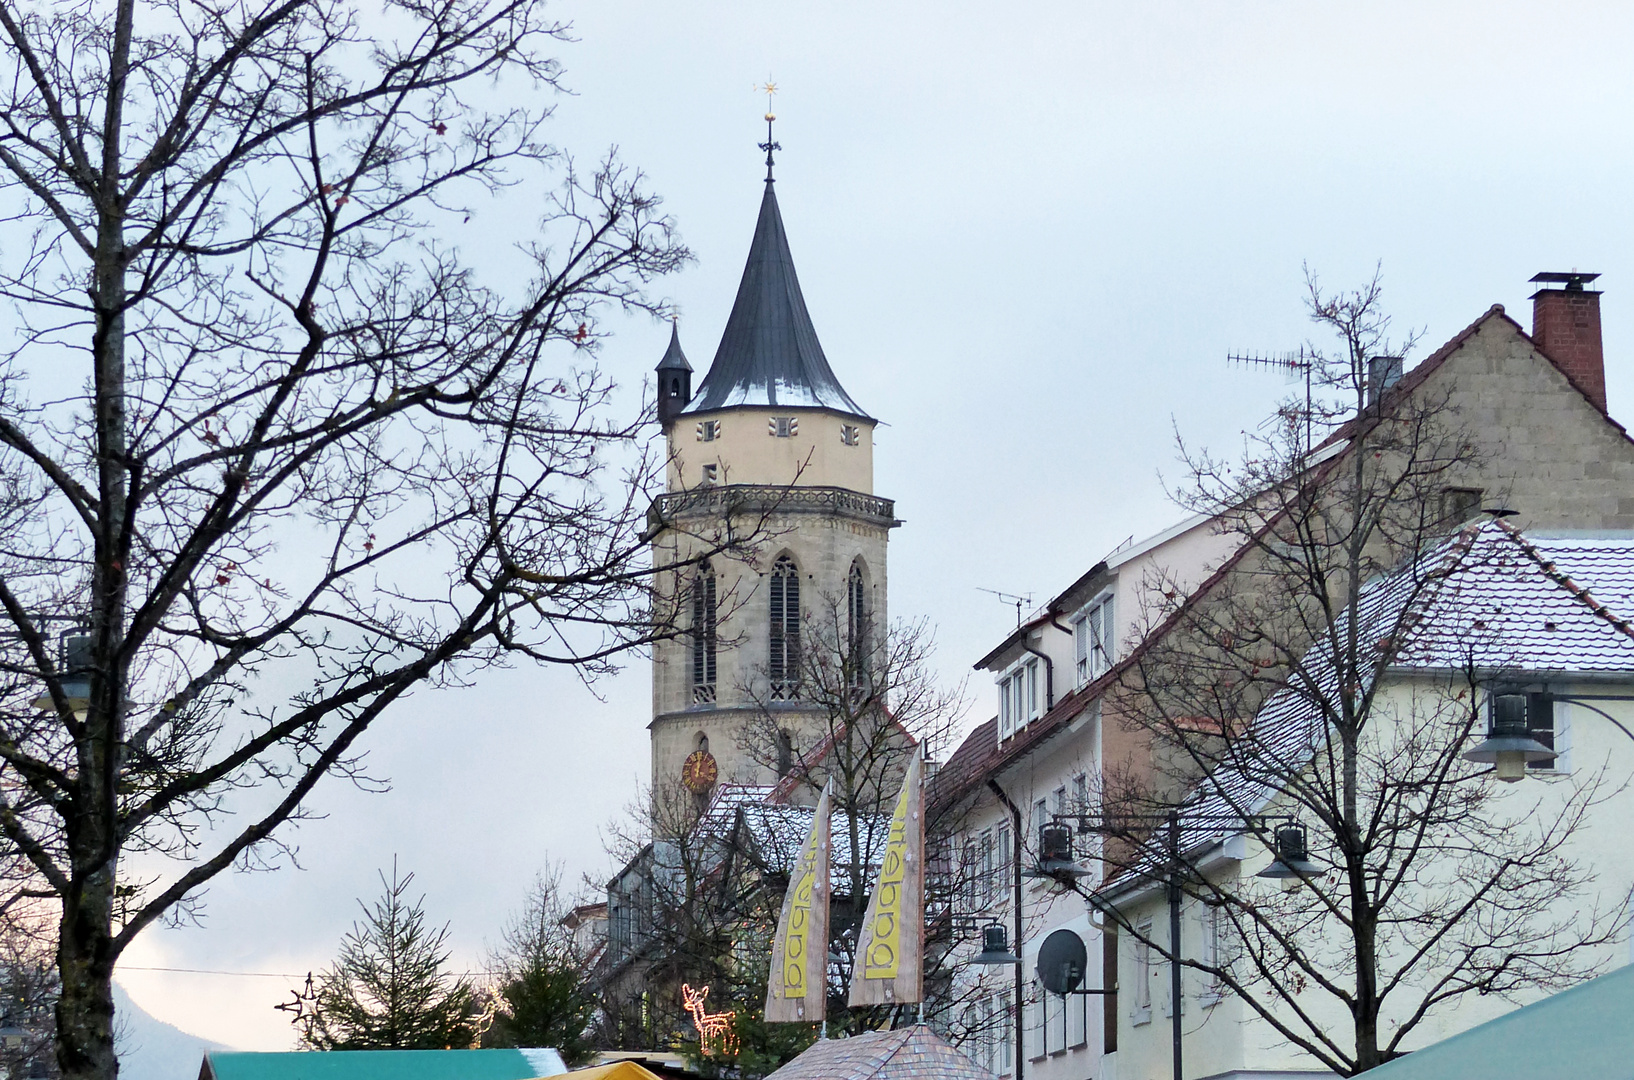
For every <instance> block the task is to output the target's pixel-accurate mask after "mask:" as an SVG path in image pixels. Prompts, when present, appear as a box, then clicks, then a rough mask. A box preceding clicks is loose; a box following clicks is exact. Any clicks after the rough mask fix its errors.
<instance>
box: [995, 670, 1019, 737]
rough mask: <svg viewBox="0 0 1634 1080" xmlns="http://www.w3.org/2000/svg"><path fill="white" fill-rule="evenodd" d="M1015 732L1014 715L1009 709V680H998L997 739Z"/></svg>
mask: <svg viewBox="0 0 1634 1080" xmlns="http://www.w3.org/2000/svg"><path fill="white" fill-rule="evenodd" d="M1015 733H1016V716H1015V713H1014V712H1012V711H1011V709H1010V680H1009V679H1000V680H999V741H1000V742H1003V741H1004V740H1005V739H1008V738H1009V737H1010V736H1012V735H1014V734H1015Z"/></svg>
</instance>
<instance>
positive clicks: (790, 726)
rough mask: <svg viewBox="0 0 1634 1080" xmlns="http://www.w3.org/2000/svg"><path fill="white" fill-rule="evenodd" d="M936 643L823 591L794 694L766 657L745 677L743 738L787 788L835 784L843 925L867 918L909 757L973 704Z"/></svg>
mask: <svg viewBox="0 0 1634 1080" xmlns="http://www.w3.org/2000/svg"><path fill="white" fill-rule="evenodd" d="M935 648H936V640H935V635H934V633H933V632H932V630H931V628H930V626H929V625H928V624H927V623H925V622H923V621H920V622H901V621H899V622H897V623H894V624H892V625H889V626H886V625H883V624H881V622H880V620H878V619H877V618H876V617H875V615H874V613H873V612H871V611H869V610H866V609H862V608H859V607H858V606H857V605H856V603H855V602H853V601H851V600H849V599H846V598H839V597H834V596H830V595H826V594H825V595H822V596H819V597H818V599H817V601H816V603H815V604H814V605H813V608H812V610H810V611H808V612H806V613H805V615H804V617H803V618H802V619H801V641H800V647H799V649H798V653H797V657H796V659H797V665H796V666H797V668H798V677H797V679H796V680H795V681H796V683H797V684H798V687H799V689H798V692H797V693H796V694H795V695H794V700H792V701H785V700H783V699H782V698H775V697H774V695H773V693H772V692H771V688H772V686H773V683H772V680H771V679H770V677H769V675H768V673H767V672H766V671H765V670H764V669H763V668H762V669H760V670H756V671H755V672H754V673H753V675H752V676H751V677H750V678H749V679H747V680H745V682H744V684H743V685H742V686H740V687H739V688H738V690H739V693H740V694H741V695H742V696H743V698H744V700H746V701H748V702H749V703H750V707H751V710H752V711H751V713H750V716H749V719H748V721H747V722H746V723H745V725H744V728H743V735H742V741H743V747H744V750H745V751H746V752H747V754H748V756H749V758H750V759H751V760H752V761H755V762H756V763H757V764H759V765H761V766H763V767H765V768H767V769H770V770H772V771H773V772H775V773H776V775H778V776H779V777H781V778H783V782H784V783H785V784H786V785H787V786H788V788H789V791H788V793H787V794H786V795H785V798H790V797H793V796H794V795H796V794H801V795H803V797H804V798H806V799H814V798H815V797H816V795H817V793H818V792H819V791H821V790H822V787H823V785H824V784H826V783H832V784H833V794H832V796H831V799H832V805H833V807H834V810H835V812H836V814H838V815H843V817H841V818H840V819H839V820H840V821H841V823H842V824H843V827H844V828H845V829H846V840H847V846H846V850H847V851H849V852H850V853H851V855H852V857H851V858H850V859H848V860H846V861H845V863H844V865H841V864H840V863H836V864H835V866H836V869H839V870H843V871H844V873H845V874H846V875H847V877H848V878H849V885H850V889H849V896H848V897H846V898H845V901H844V903H845V905H846V906H845V907H844V909H843V910H839V911H836V912H835V915H834V920H835V921H834V924H833V929H834V930H835V932H836V933H838V932H840V931H841V930H842V929H844V928H845V927H854V926H855V925H856V924H857V923H860V922H861V920H862V915H863V912H864V910H865V909H866V907H867V903H868V890H869V886H870V880H869V876H870V865H869V855H870V854H871V853H873V852H876V851H878V850H879V848H880V845H881V844H882V843H883V836H884V829H885V827H886V819H888V817H889V815H890V812H891V801H892V800H894V799H895V798H896V795H897V790H898V789H899V788H900V786H901V784H902V778H903V776H904V775H905V774H906V772H907V768H908V761H909V759H910V758H911V757H912V756H913V755H914V754H915V753H916V752H919V749H920V748H921V747H922V748H923V751H924V753H925V754H926V756H927V758H930V757H932V756H933V755H934V754H936V753H938V752H940V751H941V750H943V749H945V748H946V746H947V745H948V744H949V742H950V741H951V736H952V734H953V729H954V727H955V725H956V724H957V723H958V721H959V719H960V717H961V715H962V713H963V711H964V705H965V701H964V688H963V686H962V685H961V686H958V687H954V688H952V689H949V688H947V687H944V686H943V685H942V683H941V682H940V681H939V680H938V679H937V677H936V672H935V669H934V667H933V665H932V657H933V656H934V653H935ZM785 693H786V692H785ZM847 955H849V954H847Z"/></svg>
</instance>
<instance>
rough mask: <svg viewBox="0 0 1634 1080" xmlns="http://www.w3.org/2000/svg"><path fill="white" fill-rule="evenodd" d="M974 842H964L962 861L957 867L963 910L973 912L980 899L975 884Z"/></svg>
mask: <svg viewBox="0 0 1634 1080" xmlns="http://www.w3.org/2000/svg"><path fill="white" fill-rule="evenodd" d="M976 858H977V855H976V841H975V840H974V839H971V840H966V841H965V848H964V860H963V862H962V864H961V865H960V867H959V891H960V892H961V893H963V894H964V898H965V909H966V910H967V911H975V910H976V907H977V902H978V900H979V899H980V896H979V892H978V888H979V887H978V886H977V884H976Z"/></svg>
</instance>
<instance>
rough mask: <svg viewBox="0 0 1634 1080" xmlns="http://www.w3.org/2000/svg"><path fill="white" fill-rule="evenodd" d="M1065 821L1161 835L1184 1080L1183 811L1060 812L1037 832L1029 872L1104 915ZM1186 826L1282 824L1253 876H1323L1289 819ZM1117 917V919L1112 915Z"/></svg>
mask: <svg viewBox="0 0 1634 1080" xmlns="http://www.w3.org/2000/svg"><path fill="white" fill-rule="evenodd" d="M1065 821H1075V822H1077V825H1078V831H1079V832H1094V833H1100V834H1102V835H1105V834H1108V833H1115V832H1118V831H1121V830H1127V829H1129V828H1131V827H1141V826H1150V827H1154V828H1157V829H1161V830H1162V836H1163V851H1164V854H1165V855H1166V856H1167V858H1166V859H1165V863H1166V864H1167V865H1166V868H1165V873H1164V882H1163V884H1164V892H1165V894H1166V899H1167V900H1168V905H1169V949H1168V954H1169V1002H1170V1008H1169V1014H1170V1024H1169V1035H1170V1041H1171V1043H1172V1047H1171V1049H1172V1057H1173V1078H1174V1080H1183V1076H1184V1073H1183V1071H1182V1067H1183V1064H1184V1055H1183V1053H1182V1037H1183V1035H1184V1029H1183V1027H1182V1026H1181V1017H1180V1006H1181V987H1180V900H1181V896H1182V889H1181V876H1180V855H1181V851H1182V844H1181V831H1180V825H1181V817H1180V811H1179V810H1170V811H1168V812H1167V813H1164V814H1112V815H1108V814H1104V813H1098V812H1093V811H1083V812H1080V813H1057V814H1055V815H1054V817H1053V819H1052V820H1051V822H1050V823H1049V824H1046V825H1044V826H1042V827H1041V828H1040V829H1039V844H1038V849H1039V862H1038V866H1037V867H1035V868H1034V869H1033V870H1032V871H1030V876H1032V877H1040V878H1049V879H1051V880H1054V881H1055V882H1056V883H1057V884H1060V885H1064V886H1066V887H1067V888H1070V889H1072V890H1073V891H1074V892H1076V893H1078V895H1080V896H1082V897H1083V898H1084V899H1085V900H1087V901H1089V903H1090V905H1091V906H1093V907H1095V908H1096V909H1098V910H1099V911H1101V912H1102V913H1103V914H1113V913H1112V911H1111V909H1110V908H1108V906H1107V905H1106V904H1105V902H1104V901H1102V900H1100V899H1098V898H1097V897H1096V896H1095V894H1093V893H1088V892H1085V891H1084V890H1082V889H1080V888H1079V887H1078V879H1079V878H1081V877H1085V876H1088V875H1089V874H1090V871H1089V870H1087V869H1085V868H1084V867H1082V866H1079V865H1078V864H1077V863H1076V862H1074V861H1073V857H1072V830H1071V829H1069V828H1068V827H1067V826H1066V825H1064V824H1062V823H1063V822H1065ZM1185 821H1186V823H1187V824H1193V825H1243V826H1247V827H1248V828H1250V829H1254V830H1255V831H1258V832H1263V831H1264V830H1265V829H1266V828H1267V827H1268V826H1269V825H1270V823H1272V822H1278V823H1279V824H1278V825H1277V826H1276V829H1275V832H1274V833H1273V845H1272V850H1273V852H1274V855H1275V858H1274V859H1273V860H1272V862H1271V865H1269V866H1267V867H1266V868H1265V869H1264V870H1261V871H1260V872H1259V873H1258V874H1256V875H1255V876H1256V877H1263V878H1270V879H1279V880H1282V881H1283V882H1284V885H1283V887H1284V888H1292V887H1294V886H1296V885H1297V884H1298V883H1299V882H1300V881H1302V880H1304V879H1305V878H1308V877H1310V876H1311V875H1312V874H1314V873H1319V872H1320V869H1321V868H1320V867H1318V866H1316V864H1314V863H1312V862H1311V861H1310V859H1309V857H1308V847H1307V844H1306V834H1305V827H1304V826H1303V825H1300V824H1298V823H1297V822H1295V821H1294V820H1293V819H1292V818H1291V817H1289V816H1288V815H1286V814H1234V813H1221V812H1214V813H1203V814H1188V815H1186V818H1185ZM1114 917H1116V916H1115V915H1114Z"/></svg>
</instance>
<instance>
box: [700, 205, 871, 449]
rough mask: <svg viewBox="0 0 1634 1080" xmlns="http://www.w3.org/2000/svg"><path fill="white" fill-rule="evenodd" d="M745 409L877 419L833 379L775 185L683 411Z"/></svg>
mask: <svg viewBox="0 0 1634 1080" xmlns="http://www.w3.org/2000/svg"><path fill="white" fill-rule="evenodd" d="M740 405H748V406H762V407H766V406H771V407H774V408H775V407H791V408H799V407H805V408H817V409H833V410H835V411H836V412H842V413H848V414H850V415H852V416H858V417H861V418H863V419H865V420H867V419H872V418H871V417H869V415H868V414H867V413H865V412H863V411H862V407H861V406H859V405H858V404H857V403H856V402H855V401H852V400H851V395H849V394H847V393H846V392H845V388H844V387H842V386H841V385H840V381H839V380H838V379H836V378H835V377H834V371H833V369H831V368H830V367H829V366H828V359H827V357H825V356H824V355H823V347H822V346H821V345H820V344H818V342H817V330H816V328H815V327H813V326H812V325H811V315H810V314H808V313H807V311H806V301H805V297H803V296H801V295H800V281H799V279H798V278H797V277H795V274H794V259H793V257H792V256H790V254H789V239H788V236H787V235H785V234H784V232H783V215H782V214H781V213H779V211H778V208H777V195H776V194H775V193H774V191H773V188H772V184H771V182H770V181H767V184H766V194H765V197H764V198H763V199H762V200H761V203H760V220H759V221H757V222H756V223H755V238H754V241H753V242H752V243H751V244H750V245H749V261H748V263H747V264H746V265H745V266H744V268H743V280H742V281H741V282H739V284H738V296H737V299H736V300H735V301H733V303H732V314H731V317H730V318H728V319H727V320H726V331H725V333H723V334H722V335H721V344H720V348H718V349H716V350H715V359H714V362H713V363H711V364H710V365H709V374H708V375H705V376H704V381H703V383H702V384H701V385H700V386H699V387H698V392H697V393H696V394H694V395H693V398H692V401H691V402H690V403H688V405H687V406H686V408H684V409H682V410H681V411H682V412H686V413H697V412H708V411H710V410H713V409H730V408H733V407H734V406H740Z"/></svg>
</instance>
